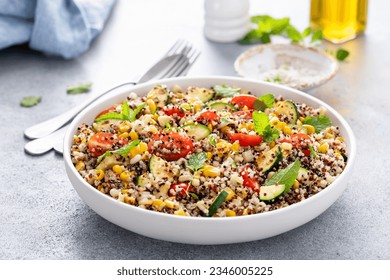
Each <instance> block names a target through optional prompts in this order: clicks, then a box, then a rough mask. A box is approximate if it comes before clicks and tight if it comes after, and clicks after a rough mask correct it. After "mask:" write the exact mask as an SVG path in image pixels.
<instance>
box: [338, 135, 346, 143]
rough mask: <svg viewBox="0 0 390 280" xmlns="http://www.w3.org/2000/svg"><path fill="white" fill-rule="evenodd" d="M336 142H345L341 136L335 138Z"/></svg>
mask: <svg viewBox="0 0 390 280" xmlns="http://www.w3.org/2000/svg"><path fill="white" fill-rule="evenodd" d="M336 140H339V141H340V142H341V143H342V142H344V141H345V140H344V138H343V137H341V136H339V137H337V138H336Z"/></svg>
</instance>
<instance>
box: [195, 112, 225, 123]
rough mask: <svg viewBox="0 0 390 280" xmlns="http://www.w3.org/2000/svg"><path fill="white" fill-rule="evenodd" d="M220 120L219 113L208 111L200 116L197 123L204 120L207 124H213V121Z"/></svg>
mask: <svg viewBox="0 0 390 280" xmlns="http://www.w3.org/2000/svg"><path fill="white" fill-rule="evenodd" d="M218 119H219V116H218V115H217V113H215V112H212V111H206V112H203V113H202V114H200V116H199V117H198V119H197V120H196V121H197V122H202V121H203V120H206V121H207V122H211V121H218Z"/></svg>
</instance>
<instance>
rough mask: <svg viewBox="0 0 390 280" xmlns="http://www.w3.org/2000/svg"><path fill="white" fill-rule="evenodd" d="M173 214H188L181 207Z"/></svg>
mask: <svg viewBox="0 0 390 280" xmlns="http://www.w3.org/2000/svg"><path fill="white" fill-rule="evenodd" d="M173 214H175V215H177V216H188V215H187V213H186V212H185V211H184V210H183V209H179V210H177V211H175V212H174V213H173Z"/></svg>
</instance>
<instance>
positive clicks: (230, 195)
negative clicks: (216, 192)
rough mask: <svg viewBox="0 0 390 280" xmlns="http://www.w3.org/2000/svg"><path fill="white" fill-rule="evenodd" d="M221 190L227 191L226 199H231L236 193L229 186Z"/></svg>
mask: <svg viewBox="0 0 390 280" xmlns="http://www.w3.org/2000/svg"><path fill="white" fill-rule="evenodd" d="M223 190H224V191H226V192H227V193H228V196H227V197H226V201H229V200H232V199H233V197H234V196H235V195H236V193H235V192H234V191H233V190H232V189H231V188H229V187H226V188H224V189H223Z"/></svg>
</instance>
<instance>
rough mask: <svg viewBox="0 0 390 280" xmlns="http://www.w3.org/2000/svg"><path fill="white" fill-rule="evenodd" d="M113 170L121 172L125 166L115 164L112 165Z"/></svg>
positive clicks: (117, 172)
mask: <svg viewBox="0 0 390 280" xmlns="http://www.w3.org/2000/svg"><path fill="white" fill-rule="evenodd" d="M112 171H114V172H115V174H118V175H119V174H121V173H122V171H123V168H122V166H120V165H118V164H115V165H114V166H113V167H112Z"/></svg>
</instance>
